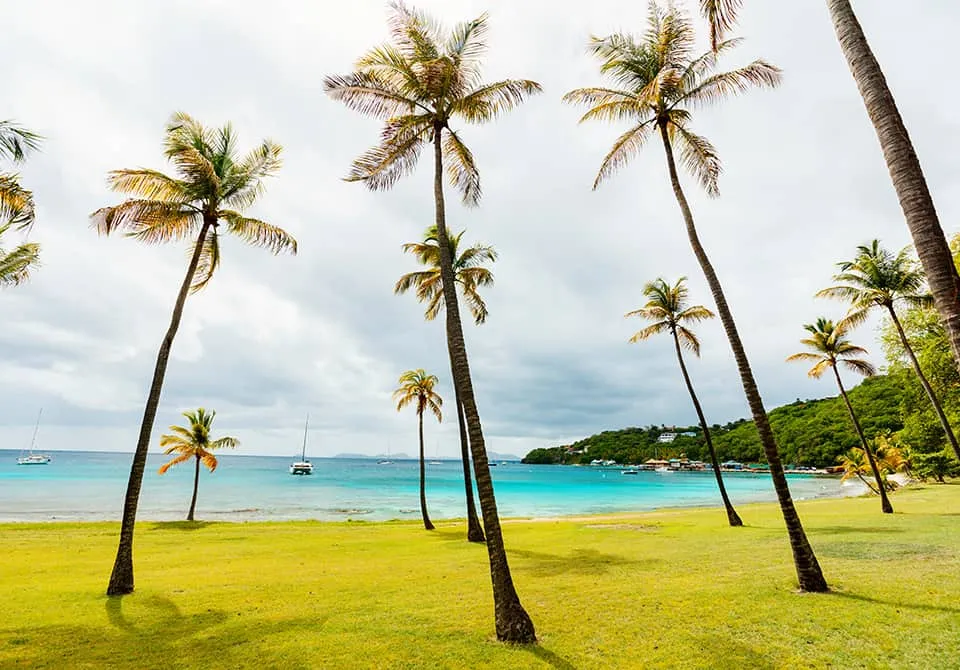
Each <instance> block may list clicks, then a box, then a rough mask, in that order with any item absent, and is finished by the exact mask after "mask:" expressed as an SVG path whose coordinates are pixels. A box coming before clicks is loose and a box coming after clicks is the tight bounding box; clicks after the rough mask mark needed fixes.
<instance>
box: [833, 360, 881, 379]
mask: <svg viewBox="0 0 960 670" xmlns="http://www.w3.org/2000/svg"><path fill="white" fill-rule="evenodd" d="M840 363H842V364H843V365H844V366H845V367H846V368H847V369H849V370H853V371H854V372H856V373H858V374H861V375H863V376H864V377H872V376H873V375H875V374H877V369H876V368H875V367H874V366H873V365H872V364H871V363H870V362H869V361H864V360H861V359H859V358H847V359H843V360H841V361H840Z"/></svg>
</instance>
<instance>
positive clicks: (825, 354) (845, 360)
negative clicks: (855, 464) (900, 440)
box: [787, 319, 893, 514]
mask: <svg viewBox="0 0 960 670" xmlns="http://www.w3.org/2000/svg"><path fill="white" fill-rule="evenodd" d="M804 328H805V329H806V330H807V332H808V333H810V337H807V338H804V339H802V340H800V343H801V344H803V345H804V346H806V347H807V348H808V349H810V351H801V352H800V353H797V354H793V355H792V356H788V357H787V360H788V361H806V362H810V363H813V367H812V368H810V370H809V371H808V372H807V374H808V375H809V376H811V377H813V378H814V379H820V377H821V376H823V373H824V372H826V371H827V370H833V376H834V378H835V379H836V380H837V388H839V389H840V395H841V396H843V402H844V403H846V405H847V411H848V412H849V413H850V420H851V421H852V422H853V427H854V428H855V429H856V431H857V436H858V437H859V438H860V444H861V446H862V447H863V453H865V454H866V455H867V460H868V461H869V462H870V469H871V470H872V471H873V476H874V479H875V480H876V482H877V490H878V491H879V493H880V505H881V507H882V509H883V511H884V513H885V514H893V506H892V505H891V504H890V500H889V499H888V498H887V492H886V489H885V488H884V485H883V478H882V477H881V476H880V470H879V468H878V467H877V460H876V459H875V458H874V456H873V450H872V449H870V444H869V443H868V442H867V438H866V437H865V436H864V434H863V428H861V427H860V421H859V420H858V419H857V413H856V412H854V411H853V405H851V404H850V398H849V397H847V391H846V389H844V388H843V381H842V380H841V379H840V369H839V365H840V364H841V363H842V364H843V365H844V366H845V367H846V368H847V369H848V370H852V371H854V372H856V373H858V374H861V375H863V376H864V377H870V376H872V375H874V374H876V372H877V371H876V369H875V368H874V367H873V365H871V364H870V363H869V362H868V361H866V360H864V359H862V358H858V356H862V355H864V354H866V353H867V350H866V349H864V348H863V347H858V346H857V345H855V344H852V343H851V342H850V341H849V340H848V339H847V337H846V336H847V332H848V330H849V328H850V322H849V321H841V322H840V323H837V324H834V323H833V321H830V320H829V319H817V322H816V323H815V324H806V325H805V326H804Z"/></svg>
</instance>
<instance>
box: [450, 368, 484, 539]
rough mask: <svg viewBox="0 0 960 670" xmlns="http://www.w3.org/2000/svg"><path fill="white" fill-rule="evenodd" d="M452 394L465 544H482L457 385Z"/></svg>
mask: <svg viewBox="0 0 960 670" xmlns="http://www.w3.org/2000/svg"><path fill="white" fill-rule="evenodd" d="M453 392H454V395H455V396H456V401H457V423H458V424H459V427H460V460H462V461H463V487H464V489H465V491H466V495H467V542H484V541H486V538H485V537H484V536H483V526H481V525H480V519H478V518H477V507H476V505H475V504H474V502H473V479H472V478H471V476H470V444H469V442H467V421H466V419H465V418H464V416H463V403H461V402H460V392H459V391H457V385H456V384H454V385H453Z"/></svg>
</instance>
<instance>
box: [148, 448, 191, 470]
mask: <svg viewBox="0 0 960 670" xmlns="http://www.w3.org/2000/svg"><path fill="white" fill-rule="evenodd" d="M191 458H194V455H193V453H192V452H186V453H182V454H180V455H179V456H177V457H176V458H174V459H172V460H170V461H168V462H166V463H164V464H163V465H161V466H160V469H159V470H157V472H159V473H160V474H161V475H162V474H166V472H167V470H169V469H170V468H172V467H173V466H174V465H179V464H180V463H185V462H186V461H189V460H190V459H191Z"/></svg>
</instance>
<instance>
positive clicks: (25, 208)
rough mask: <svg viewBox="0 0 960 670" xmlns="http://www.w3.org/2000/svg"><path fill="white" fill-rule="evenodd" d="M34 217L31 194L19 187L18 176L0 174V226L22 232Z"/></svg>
mask: <svg viewBox="0 0 960 670" xmlns="http://www.w3.org/2000/svg"><path fill="white" fill-rule="evenodd" d="M35 217H36V209H35V205H34V202H33V193H32V192H31V191H29V190H27V189H25V188H23V186H21V185H20V175H17V174H0V225H8V224H9V225H10V226H12V227H13V228H14V229H16V230H24V229H27V228H30V226H32V225H33V221H34V218H35Z"/></svg>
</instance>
